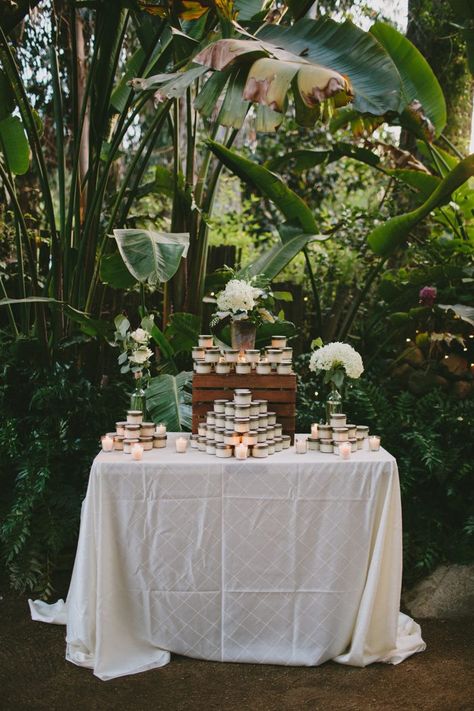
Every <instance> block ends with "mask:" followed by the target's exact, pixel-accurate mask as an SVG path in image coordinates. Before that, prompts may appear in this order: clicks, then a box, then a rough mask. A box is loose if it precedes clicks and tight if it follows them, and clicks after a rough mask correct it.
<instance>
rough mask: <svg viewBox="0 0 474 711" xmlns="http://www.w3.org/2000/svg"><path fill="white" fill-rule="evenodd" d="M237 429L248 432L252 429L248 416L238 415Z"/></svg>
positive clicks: (237, 430) (235, 424) (235, 423)
mask: <svg viewBox="0 0 474 711" xmlns="http://www.w3.org/2000/svg"><path fill="white" fill-rule="evenodd" d="M234 427H235V431H236V432H239V434H240V433H244V432H248V431H249V429H250V420H249V418H248V417H236V418H235V420H234Z"/></svg>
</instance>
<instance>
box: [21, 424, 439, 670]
mask: <svg viewBox="0 0 474 711" xmlns="http://www.w3.org/2000/svg"><path fill="white" fill-rule="evenodd" d="M175 436H176V435H171V436H169V438H168V447H167V448H166V449H160V450H156V449H155V450H153V451H152V452H145V453H144V459H143V460H142V461H141V462H135V461H132V459H131V458H130V456H128V455H124V454H122V453H119V452H112V453H100V454H99V455H98V456H97V457H96V459H95V461H94V463H93V466H92V471H91V476H90V480H89V488H88V491H87V496H86V498H85V500H84V503H83V508H82V516H81V529H80V536H79V544H78V549H77V554H76V561H75V565H74V571H73V575H72V580H71V585H70V590H69V593H68V597H67V602H66V603H65V604H63V603H62V601H59V603H56V604H55V605H51V606H48V605H45V604H44V603H41V602H39V601H35V602H33V601H30V607H31V612H32V616H33V618H34V619H38V620H42V621H45V622H56V623H66V624H67V637H66V642H67V652H66V658H67V659H68V660H69V661H71V662H74V663H75V664H78V665H82V666H86V667H91V668H93V669H94V674H96V676H98V677H99V678H100V679H104V680H105V679H112V678H115V677H119V676H123V675H126V674H133V673H137V672H141V671H145V670H147V669H152V668H155V667H159V666H163V665H165V664H166V663H167V662H168V661H169V658H170V652H175V653H178V654H183V655H187V656H190V657H195V658H198V659H208V660H218V661H228V662H257V663H262V664H287V665H310V666H311V665H317V664H321V663H323V662H325V661H326V660H328V659H333V660H334V661H336V662H340V663H342V664H351V665H355V666H365V665H367V664H370V663H371V662H377V661H383V662H391V663H393V664H397V663H398V662H401V661H402V660H403V659H405V658H406V657H407V656H409V655H410V654H413V653H415V652H419V651H422V650H424V649H425V644H424V642H423V640H422V638H421V631H420V628H419V626H418V624H416V623H415V622H414V621H413V620H412V619H411V618H409V617H407V616H406V615H403V614H401V613H400V612H399V603H400V586H401V575H402V528H401V509H400V491H399V482H398V472H397V465H396V461H395V459H394V458H393V457H392V456H391V455H390V454H388V453H387V452H386V451H384V450H380V451H379V452H368V451H359V452H357V453H356V454H353V455H352V456H351V459H350V460H348V461H344V460H341V459H340V458H339V457H337V456H334V455H330V454H327V455H325V454H321V453H320V452H308V453H307V454H305V455H297V454H295V452H294V450H293V449H291V450H287V451H284V452H281V453H277V454H275V455H273V456H271V457H269V458H268V459H248V460H246V461H239V460H236V459H218V458H216V457H215V456H210V455H207V454H204V453H202V452H198V451H196V450H191V451H188V452H187V453H186V454H177V453H176V452H175V451H174V449H175V446H174V439H175Z"/></svg>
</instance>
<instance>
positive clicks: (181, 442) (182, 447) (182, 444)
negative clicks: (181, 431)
mask: <svg viewBox="0 0 474 711" xmlns="http://www.w3.org/2000/svg"><path fill="white" fill-rule="evenodd" d="M187 448H188V440H187V439H186V437H178V439H177V440H176V451H177V452H179V453H180V454H184V452H185V451H186V450H187Z"/></svg>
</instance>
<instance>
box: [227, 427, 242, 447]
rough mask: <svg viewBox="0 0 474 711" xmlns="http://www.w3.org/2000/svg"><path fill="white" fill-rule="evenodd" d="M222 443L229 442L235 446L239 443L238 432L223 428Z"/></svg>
mask: <svg viewBox="0 0 474 711" xmlns="http://www.w3.org/2000/svg"><path fill="white" fill-rule="evenodd" d="M224 444H230V445H232V446H233V447H235V446H236V445H237V444H240V434H239V433H238V432H233V431H229V430H225V432H224Z"/></svg>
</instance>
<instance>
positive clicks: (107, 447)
mask: <svg viewBox="0 0 474 711" xmlns="http://www.w3.org/2000/svg"><path fill="white" fill-rule="evenodd" d="M113 448H114V440H113V439H112V437H109V435H105V437H102V449H103V451H104V452H111V451H112V450H113Z"/></svg>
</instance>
